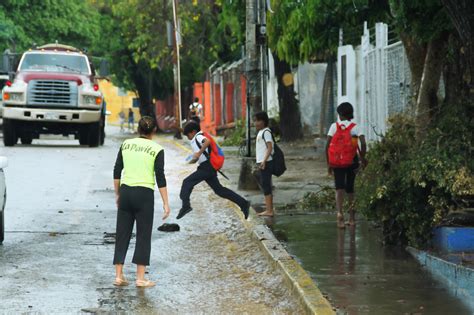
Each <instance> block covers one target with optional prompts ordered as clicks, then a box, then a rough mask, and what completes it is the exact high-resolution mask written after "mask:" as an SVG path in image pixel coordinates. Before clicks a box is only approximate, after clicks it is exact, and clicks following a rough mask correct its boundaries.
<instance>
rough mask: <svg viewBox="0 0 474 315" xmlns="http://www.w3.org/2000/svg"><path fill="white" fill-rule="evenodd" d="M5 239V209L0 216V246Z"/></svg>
mask: <svg viewBox="0 0 474 315" xmlns="http://www.w3.org/2000/svg"><path fill="white" fill-rule="evenodd" d="M4 239H5V209H4V210H3V211H2V213H1V214H0V244H2V243H3V240H4Z"/></svg>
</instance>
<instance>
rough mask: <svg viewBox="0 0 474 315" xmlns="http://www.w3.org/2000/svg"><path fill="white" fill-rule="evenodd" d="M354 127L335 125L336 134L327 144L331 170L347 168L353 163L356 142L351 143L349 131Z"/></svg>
mask: <svg viewBox="0 0 474 315" xmlns="http://www.w3.org/2000/svg"><path fill="white" fill-rule="evenodd" d="M355 126H356V124H355V123H351V124H350V125H349V126H347V127H346V126H344V125H342V124H339V123H336V127H337V130H336V133H335V134H334V136H333V137H332V139H331V143H330V144H329V150H328V155H329V166H330V167H332V168H344V167H349V166H351V165H352V164H353V163H354V158H355V156H356V154H357V147H358V144H357V142H355V143H354V142H353V141H352V135H351V130H352V129H353V128H354V127H355Z"/></svg>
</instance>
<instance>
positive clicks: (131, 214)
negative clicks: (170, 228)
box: [114, 116, 170, 287]
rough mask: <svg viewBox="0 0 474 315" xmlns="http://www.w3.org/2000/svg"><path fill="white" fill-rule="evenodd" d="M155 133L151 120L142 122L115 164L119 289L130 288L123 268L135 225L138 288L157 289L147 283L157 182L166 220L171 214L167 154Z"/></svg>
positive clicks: (123, 145) (126, 143)
mask: <svg viewBox="0 0 474 315" xmlns="http://www.w3.org/2000/svg"><path fill="white" fill-rule="evenodd" d="M155 132H156V125H155V122H154V120H153V119H152V118H151V117H148V116H145V117H143V118H142V119H140V121H139V122H138V133H139V134H140V137H139V138H135V139H128V140H125V141H124V142H123V144H122V146H121V147H120V151H119V153H118V155H117V161H116V162H115V167H114V187H115V195H116V202H117V208H118V211H117V230H116V241H115V254H114V265H115V271H116V278H115V282H114V285H116V286H125V285H128V281H127V280H126V279H125V277H124V275H123V265H124V263H125V256H126V254H127V250H128V245H129V243H130V238H131V236H132V230H133V225H134V223H135V222H136V224H137V234H136V235H137V237H136V244H135V253H134V255H133V260H132V262H133V263H134V264H136V265H137V278H136V286H137V287H151V286H154V285H155V283H154V282H153V281H150V280H146V279H145V269H146V266H148V265H150V251H151V233H152V229H153V216H154V203H155V199H154V189H155V180H156V184H157V185H158V189H159V191H160V194H161V199H162V200H163V210H164V215H163V220H165V219H166V218H167V217H168V216H169V214H170V208H169V203H168V191H167V188H166V178H165V173H164V163H165V162H164V161H165V154H164V151H163V148H162V147H161V146H160V145H158V144H157V143H155V142H154V141H153V140H152V138H153V134H154V133H155Z"/></svg>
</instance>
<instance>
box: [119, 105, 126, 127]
mask: <svg viewBox="0 0 474 315" xmlns="http://www.w3.org/2000/svg"><path fill="white" fill-rule="evenodd" d="M119 121H120V132H123V131H124V128H123V126H124V124H125V113H124V112H123V110H121V111H120V113H119Z"/></svg>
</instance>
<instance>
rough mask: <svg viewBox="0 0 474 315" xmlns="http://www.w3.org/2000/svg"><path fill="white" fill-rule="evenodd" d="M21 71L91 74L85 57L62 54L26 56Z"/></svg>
mask: <svg viewBox="0 0 474 315" xmlns="http://www.w3.org/2000/svg"><path fill="white" fill-rule="evenodd" d="M20 70H21V71H51V72H72V73H82V74H89V67H88V66H87V59H86V57H85V56H71V55H61V54H34V53H29V54H26V55H25V56H24V58H23V61H22V63H21V65H20Z"/></svg>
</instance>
